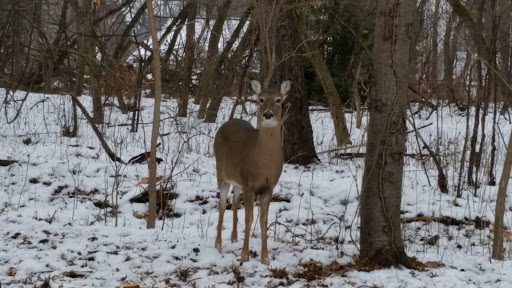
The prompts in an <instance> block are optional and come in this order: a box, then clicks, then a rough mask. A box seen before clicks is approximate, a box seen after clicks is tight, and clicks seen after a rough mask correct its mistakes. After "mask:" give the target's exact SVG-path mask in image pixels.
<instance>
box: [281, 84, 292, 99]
mask: <svg viewBox="0 0 512 288" xmlns="http://www.w3.org/2000/svg"><path fill="white" fill-rule="evenodd" d="M291 86H292V82H291V81H289V80H287V81H284V82H283V84H281V94H283V97H284V98H286V96H288V92H289V91H290V87H291Z"/></svg>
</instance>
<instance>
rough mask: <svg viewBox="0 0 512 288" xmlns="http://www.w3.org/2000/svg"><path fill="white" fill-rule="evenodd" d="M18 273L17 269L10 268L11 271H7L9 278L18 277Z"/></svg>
mask: <svg viewBox="0 0 512 288" xmlns="http://www.w3.org/2000/svg"><path fill="white" fill-rule="evenodd" d="M16 272H18V270H17V269H16V268H14V267H9V269H7V276H9V277H14V276H16Z"/></svg>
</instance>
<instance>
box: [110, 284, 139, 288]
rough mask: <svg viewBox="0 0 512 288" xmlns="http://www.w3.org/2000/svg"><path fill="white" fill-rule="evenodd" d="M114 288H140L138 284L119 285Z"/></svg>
mask: <svg viewBox="0 0 512 288" xmlns="http://www.w3.org/2000/svg"><path fill="white" fill-rule="evenodd" d="M116 288H141V286H140V285H139V284H121V285H117V286H116Z"/></svg>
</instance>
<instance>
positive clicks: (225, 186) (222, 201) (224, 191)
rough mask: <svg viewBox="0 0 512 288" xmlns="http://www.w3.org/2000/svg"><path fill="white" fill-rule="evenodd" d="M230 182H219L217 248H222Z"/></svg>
mask: <svg viewBox="0 0 512 288" xmlns="http://www.w3.org/2000/svg"><path fill="white" fill-rule="evenodd" d="M229 188H230V184H229V183H228V182H225V181H223V182H221V183H219V190H220V197H219V221H218V222H217V238H215V248H217V250H219V251H221V250H222V222H223V221H224V211H226V199H227V196H228V193H229Z"/></svg>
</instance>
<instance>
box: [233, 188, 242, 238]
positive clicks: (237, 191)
mask: <svg viewBox="0 0 512 288" xmlns="http://www.w3.org/2000/svg"><path fill="white" fill-rule="evenodd" d="M233 192H234V195H233V207H232V208H233V230H232V231H231V242H236V241H238V229H237V226H238V207H239V206H240V193H241V192H242V187H240V186H237V185H233Z"/></svg>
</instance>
